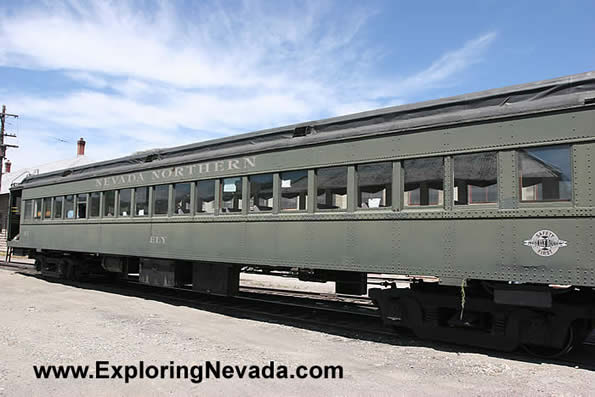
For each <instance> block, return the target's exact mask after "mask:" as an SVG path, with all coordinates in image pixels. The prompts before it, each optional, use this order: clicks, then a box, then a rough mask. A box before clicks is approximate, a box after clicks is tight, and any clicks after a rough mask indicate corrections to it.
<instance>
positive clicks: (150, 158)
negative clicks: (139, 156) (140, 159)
mask: <svg viewBox="0 0 595 397" xmlns="http://www.w3.org/2000/svg"><path fill="white" fill-rule="evenodd" d="M158 158H159V155H158V154H155V153H153V154H149V155H148V156H147V157H145V163H150V162H151V161H155V160H157V159H158Z"/></svg>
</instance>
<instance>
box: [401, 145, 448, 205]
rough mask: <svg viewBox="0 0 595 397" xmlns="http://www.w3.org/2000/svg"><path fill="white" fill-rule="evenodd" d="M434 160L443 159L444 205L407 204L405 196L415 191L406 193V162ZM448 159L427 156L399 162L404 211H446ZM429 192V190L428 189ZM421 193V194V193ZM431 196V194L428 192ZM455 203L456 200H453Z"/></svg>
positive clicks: (443, 156)
mask: <svg viewBox="0 0 595 397" xmlns="http://www.w3.org/2000/svg"><path fill="white" fill-rule="evenodd" d="M434 158H440V159H442V204H428V205H422V204H421V203H420V204H413V205H410V204H407V201H406V200H405V194H409V195H410V194H411V192H413V190H410V191H405V183H406V179H405V168H406V167H405V162H406V161H407V160H421V159H434ZM447 158H448V156H446V155H439V156H427V157H412V158H406V159H402V160H399V161H400V163H401V167H400V168H401V172H402V174H403V175H402V177H401V186H400V191H401V197H400V201H401V207H402V211H414V212H415V211H423V210H426V209H428V210H444V211H446V210H447V208H446V199H447V192H446V188H447V186H448V183H447V180H446V178H447V172H448V171H447V170H448V167H447ZM453 171H454V167H453ZM453 182H454V179H453ZM428 190H429V188H428ZM438 192H440V190H438ZM420 193H421V192H420ZM428 194H429V192H428ZM438 197H440V195H438ZM420 201H421V197H420ZM428 202H429V198H428ZM453 202H454V200H453Z"/></svg>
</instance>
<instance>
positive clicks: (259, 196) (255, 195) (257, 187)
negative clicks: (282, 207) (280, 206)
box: [249, 174, 273, 212]
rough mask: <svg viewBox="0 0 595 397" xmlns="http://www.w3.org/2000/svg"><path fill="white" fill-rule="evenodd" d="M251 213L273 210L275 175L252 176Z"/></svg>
mask: <svg viewBox="0 0 595 397" xmlns="http://www.w3.org/2000/svg"><path fill="white" fill-rule="evenodd" d="M249 180H250V212H262V211H272V210H273V174H263V175H252V176H250V179H249Z"/></svg>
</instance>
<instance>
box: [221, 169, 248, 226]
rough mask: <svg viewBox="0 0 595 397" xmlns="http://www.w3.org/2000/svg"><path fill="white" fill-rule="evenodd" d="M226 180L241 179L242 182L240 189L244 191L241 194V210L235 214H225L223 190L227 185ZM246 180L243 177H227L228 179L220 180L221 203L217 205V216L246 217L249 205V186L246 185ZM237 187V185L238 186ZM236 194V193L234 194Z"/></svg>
mask: <svg viewBox="0 0 595 397" xmlns="http://www.w3.org/2000/svg"><path fill="white" fill-rule="evenodd" d="M226 179H239V180H240V187H241V189H242V191H241V192H240V202H241V207H240V208H239V211H235V212H224V211H223V209H224V207H223V193H224V192H223V189H225V183H224V182H223V181H224V180H226ZM246 180H247V179H246V178H244V177H242V176H226V177H222V178H219V202H218V203H217V208H218V210H219V211H218V212H217V215H224V216H226V215H246V209H247V208H248V207H247V204H248V203H246V202H245V201H246V200H245V197H246V189H247V186H245V185H246V183H245V182H246ZM236 186H237V185H236ZM233 193H236V192H233Z"/></svg>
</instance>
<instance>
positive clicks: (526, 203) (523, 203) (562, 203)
mask: <svg viewBox="0 0 595 397" xmlns="http://www.w3.org/2000/svg"><path fill="white" fill-rule="evenodd" d="M555 147H567V148H568V156H569V160H570V162H569V168H570V198H568V199H565V200H523V199H522V197H523V176H522V174H521V158H520V156H521V152H522V151H524V150H530V149H543V148H555ZM573 151H574V145H572V144H568V143H559V144H549V145H539V146H528V147H523V148H518V149H516V150H515V151H514V156H515V160H516V170H515V172H516V176H517V184H518V185H517V206H518V208H523V207H525V208H531V207H536V206H543V205H546V206H551V207H568V206H573V205H574V202H575V198H574V196H575V191H576V189H575V186H574V181H575V175H574V156H573ZM535 186H537V185H535Z"/></svg>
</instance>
